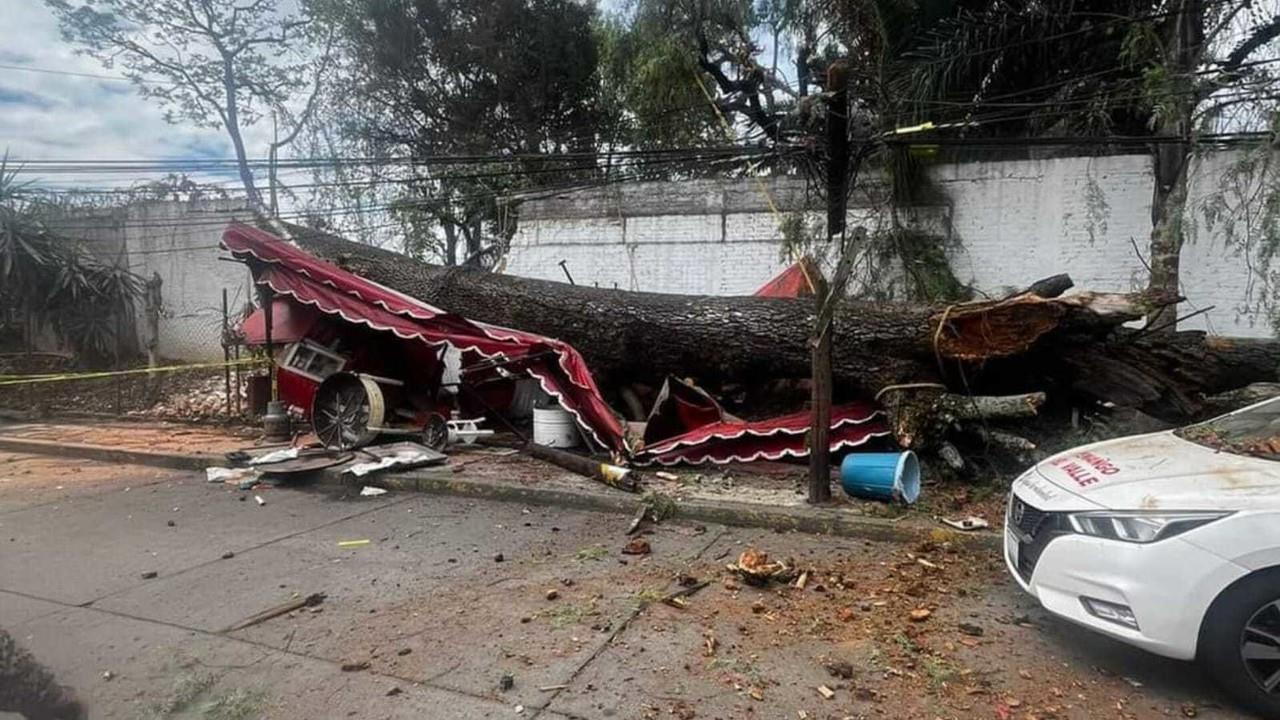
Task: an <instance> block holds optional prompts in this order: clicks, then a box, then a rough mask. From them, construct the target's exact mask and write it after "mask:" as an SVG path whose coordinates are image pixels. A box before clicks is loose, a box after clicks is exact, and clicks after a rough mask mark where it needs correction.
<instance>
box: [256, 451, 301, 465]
mask: <svg viewBox="0 0 1280 720" xmlns="http://www.w3.org/2000/svg"><path fill="white" fill-rule="evenodd" d="M297 457H298V448H295V447H291V448H284V449H281V450H273V451H271V452H269V453H265V454H263V455H259V456H257V457H254V458H251V459H250V460H249V464H250V465H270V464H272V463H279V462H284V461H285V460H293V459H296V458H297Z"/></svg>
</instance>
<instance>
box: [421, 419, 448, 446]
mask: <svg viewBox="0 0 1280 720" xmlns="http://www.w3.org/2000/svg"><path fill="white" fill-rule="evenodd" d="M422 444H423V445H426V446H427V447H429V448H431V449H432V450H435V451H436V452H444V448H445V446H446V445H448V444H449V423H447V422H445V419H444V416H443V415H441V414H440V413H431V414H430V415H428V416H427V423H426V425H423V426H422Z"/></svg>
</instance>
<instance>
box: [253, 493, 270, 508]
mask: <svg viewBox="0 0 1280 720" xmlns="http://www.w3.org/2000/svg"><path fill="white" fill-rule="evenodd" d="M253 501H254V502H256V503H258V506H259V507H261V506H263V505H266V504H267V501H266V500H263V499H262V496H261V495H254V496H253Z"/></svg>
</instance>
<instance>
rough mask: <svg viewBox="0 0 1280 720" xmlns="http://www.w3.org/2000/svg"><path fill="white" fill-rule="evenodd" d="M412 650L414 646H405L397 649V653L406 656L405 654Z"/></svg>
mask: <svg viewBox="0 0 1280 720" xmlns="http://www.w3.org/2000/svg"><path fill="white" fill-rule="evenodd" d="M411 652H413V648H407V647H404V648H400V649H399V650H397V651H396V655H399V656H400V657H404V656H405V655H408V654H409V653H411Z"/></svg>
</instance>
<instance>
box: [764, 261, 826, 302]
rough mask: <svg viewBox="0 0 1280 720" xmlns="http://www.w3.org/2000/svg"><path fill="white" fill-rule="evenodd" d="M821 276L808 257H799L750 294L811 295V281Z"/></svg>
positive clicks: (780, 296)
mask: <svg viewBox="0 0 1280 720" xmlns="http://www.w3.org/2000/svg"><path fill="white" fill-rule="evenodd" d="M819 277H822V271H821V270H819V269H818V266H817V265H815V264H814V263H813V261H812V260H810V259H809V258H807V257H805V258H800V259H799V260H798V261H796V262H795V263H793V264H792V265H791V266H789V267H788V268H787V269H786V270H783V271H782V272H780V273H778V274H777V275H774V276H773V279H771V280H770V281H769V282H767V283H765V284H764V285H761V286H760V289H759V290H756V291H755V292H754V293H752V295H754V296H755V297H777V298H797V297H813V282H814V280H815V279H816V278H819Z"/></svg>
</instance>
